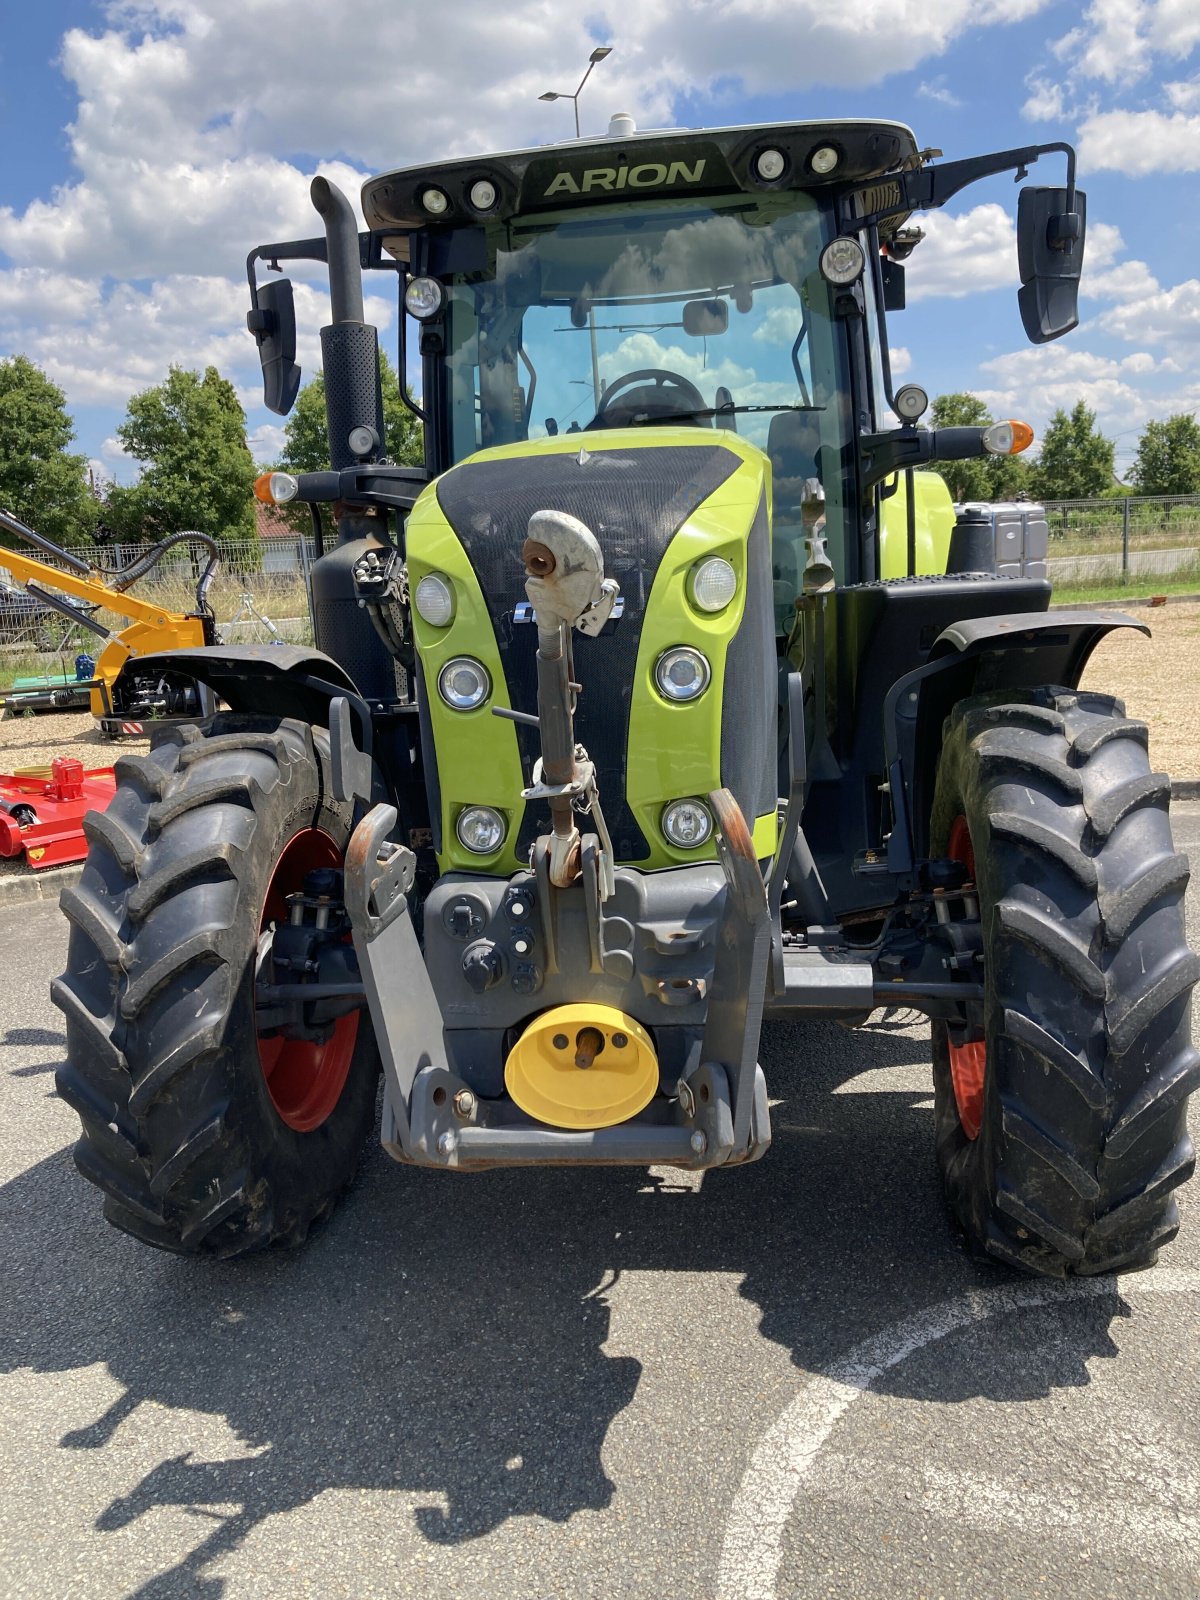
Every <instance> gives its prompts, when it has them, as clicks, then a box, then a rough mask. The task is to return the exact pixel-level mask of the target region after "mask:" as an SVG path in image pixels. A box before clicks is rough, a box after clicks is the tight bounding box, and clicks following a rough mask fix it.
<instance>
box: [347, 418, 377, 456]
mask: <svg viewBox="0 0 1200 1600" xmlns="http://www.w3.org/2000/svg"><path fill="white" fill-rule="evenodd" d="M346 443H347V444H348V445H349V446H350V454H351V455H352V456H357V457H358V458H359V460H360V461H361V460H362V458H363V457H364V456H369V455H371V454H372V452H373V451H375V450H378V449H379V435H378V434H377V433H376V432H375V429H374V428H368V427H366V426H365V425H364V424H361V423H360V424H359V426H358V427H357V428H351V429H350V432H349V433H348V434H347V435H346Z"/></svg>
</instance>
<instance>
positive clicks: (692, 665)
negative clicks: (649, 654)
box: [654, 644, 712, 700]
mask: <svg viewBox="0 0 1200 1600" xmlns="http://www.w3.org/2000/svg"><path fill="white" fill-rule="evenodd" d="M711 677H712V669H711V668H710V667H709V664H708V662H707V661H706V660H705V658H704V657H703V656H702V655H701V654H700V652H699V650H693V649H692V647H691V646H690V645H686V644H680V645H676V646H675V648H674V649H673V650H664V651H663V653H662V655H660V656H659V658H658V660H657V661H656V662H655V665H654V681H655V683H657V685H658V690H659V693H660V694H661V695H664V696H665V697H666V699H668V700H695V699H697V698H698V697H699V696H700V695H702V694H703V693H704V691H705V689H707V688H708V680H709V679H710V678H711Z"/></svg>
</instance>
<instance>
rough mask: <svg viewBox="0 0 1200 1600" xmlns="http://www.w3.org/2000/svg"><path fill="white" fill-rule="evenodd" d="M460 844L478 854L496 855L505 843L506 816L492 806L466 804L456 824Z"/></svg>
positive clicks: (455, 829) (455, 828)
mask: <svg viewBox="0 0 1200 1600" xmlns="http://www.w3.org/2000/svg"><path fill="white" fill-rule="evenodd" d="M454 831H455V833H456V834H457V835H458V842H459V844H461V845H463V846H465V848H466V849H468V850H471V851H473V852H474V854H475V855H477V856H490V855H495V853H496V851H497V850H499V848H500V846H501V845H502V844H503V843H504V835H505V832H506V829H505V826H504V818H503V817H502V816H501V815H500V813H499V812H498V811H493V810H492V808H491V806H466V807H465V808H464V809H463V810H462V811H460V812H459V813H458V821H457V822H456V823H455V824H454Z"/></svg>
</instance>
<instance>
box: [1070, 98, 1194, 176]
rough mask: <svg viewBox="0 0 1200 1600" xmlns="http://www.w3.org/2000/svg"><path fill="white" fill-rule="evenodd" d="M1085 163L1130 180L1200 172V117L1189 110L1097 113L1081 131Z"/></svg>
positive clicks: (1083, 124) (1080, 157) (1086, 121)
mask: <svg viewBox="0 0 1200 1600" xmlns="http://www.w3.org/2000/svg"><path fill="white" fill-rule="evenodd" d="M1079 161H1080V164H1081V166H1083V167H1085V168H1090V169H1091V170H1092V171H1100V170H1102V169H1107V170H1108V171H1111V172H1124V173H1127V174H1128V175H1129V176H1130V177H1135V178H1137V177H1145V176H1147V175H1148V174H1150V173H1154V172H1200V115H1198V116H1189V115H1188V114H1187V113H1185V112H1183V111H1172V112H1170V113H1169V114H1168V113H1166V112H1162V111H1097V112H1094V113H1093V114H1092V115H1090V116H1088V117H1086V118H1085V119H1084V121H1083V123H1082V124H1081V125H1080V128H1079Z"/></svg>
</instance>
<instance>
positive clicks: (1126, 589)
mask: <svg viewBox="0 0 1200 1600" xmlns="http://www.w3.org/2000/svg"><path fill="white" fill-rule="evenodd" d="M1156 594H1166V595H1172V594H1200V567H1194V568H1192V570H1191V571H1190V572H1185V573H1183V574H1179V573H1176V574H1175V575H1174V576H1173V577H1170V578H1155V577H1154V576H1153V575H1152V576H1150V577H1148V578H1142V577H1138V578H1131V579H1130V580H1129V582H1128V583H1122V582H1121V581H1120V579H1108V580H1106V581H1104V582H1099V583H1056V584H1055V585H1054V594H1053V596H1052V597H1051V602H1050V603H1051V605H1070V604H1074V603H1076V602H1081V601H1086V602H1087V603H1088V604H1093V603H1094V604H1096V605H1102V604H1106V603H1108V602H1109V601H1116V602H1119V601H1121V600H1148V599H1149V598H1150V597H1151V596H1152V595H1156Z"/></svg>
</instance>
